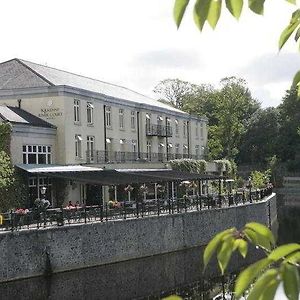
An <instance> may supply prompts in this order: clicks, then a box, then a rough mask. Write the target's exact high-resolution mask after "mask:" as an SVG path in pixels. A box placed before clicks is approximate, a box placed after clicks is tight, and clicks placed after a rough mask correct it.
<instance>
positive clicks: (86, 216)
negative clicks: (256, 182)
mask: <svg viewBox="0 0 300 300" xmlns="http://www.w3.org/2000/svg"><path fill="white" fill-rule="evenodd" d="M271 194H272V188H265V189H261V190H256V191H251V192H250V191H249V190H248V191H243V192H242V193H241V192H240V193H239V192H235V193H232V194H227V195H225V194H221V195H218V194H214V195H201V196H199V195H194V196H188V195H185V196H184V197H182V198H173V199H171V198H167V199H146V200H143V199H138V200H136V201H130V202H128V201H125V202H117V203H112V204H111V203H105V204H102V205H99V206H86V207H71V208H57V209H44V210H43V209H32V210H22V209H18V210H17V211H16V212H14V211H10V212H7V213H3V214H1V216H2V223H1V225H0V231H15V230H21V229H34V230H36V229H40V228H48V227H56V226H66V225H71V224H80V223H82V224H85V223H93V222H108V221H111V220H118V219H123V220H125V219H129V218H146V217H150V216H162V215H170V214H179V213H189V212H192V211H201V210H209V209H216V208H225V207H231V206H239V205H243V204H246V203H253V202H258V201H260V200H262V199H263V198H264V197H266V196H269V195H271Z"/></svg>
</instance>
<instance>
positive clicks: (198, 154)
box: [195, 145, 200, 158]
mask: <svg viewBox="0 0 300 300" xmlns="http://www.w3.org/2000/svg"><path fill="white" fill-rule="evenodd" d="M195 154H196V157H197V158H199V157H200V147H199V145H196V146H195Z"/></svg>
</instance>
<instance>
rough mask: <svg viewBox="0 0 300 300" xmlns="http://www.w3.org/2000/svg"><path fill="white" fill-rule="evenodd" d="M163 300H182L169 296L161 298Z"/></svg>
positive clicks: (175, 296)
mask: <svg viewBox="0 0 300 300" xmlns="http://www.w3.org/2000/svg"><path fill="white" fill-rule="evenodd" d="M163 300H182V298H181V297H179V296H177V295H171V296H168V297H166V298H163Z"/></svg>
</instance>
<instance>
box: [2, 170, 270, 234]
mask: <svg viewBox="0 0 300 300" xmlns="http://www.w3.org/2000/svg"><path fill="white" fill-rule="evenodd" d="M45 175H46V176H49V177H58V178H64V179H68V180H77V181H79V182H88V183H89V184H95V185H96V184H97V186H98V193H97V194H96V195H95V196H96V199H97V201H96V204H94V205H86V204H85V203H78V202H75V203H73V202H72V201H71V200H70V201H69V202H68V203H67V204H66V205H64V206H61V207H56V208H53V207H50V206H49V203H47V201H46V200H45V199H43V193H45V191H43V190H42V191H41V194H42V195H41V196H42V200H41V201H39V202H38V203H39V205H36V206H34V207H32V208H29V209H22V208H19V209H16V210H14V211H13V210H12V211H10V212H6V213H3V214H1V219H0V221H1V224H2V225H1V229H2V230H11V231H14V230H20V229H31V228H35V229H39V228H47V227H51V226H64V225H72V224H80V223H90V222H107V221H111V220H125V219H130V218H145V217H153V216H163V215H167V214H179V213H189V212H192V211H201V210H208V209H218V208H224V207H230V206H237V205H243V204H246V203H252V202H255V201H260V200H261V199H263V198H264V197H266V196H268V195H270V194H271V193H272V186H271V185H268V186H266V187H265V188H262V189H255V190H253V189H252V188H251V185H250V186H248V187H247V188H243V189H235V188H234V186H233V183H234V182H233V180H232V179H228V178H225V177H223V176H218V175H208V174H194V173H189V172H181V171H175V170H168V169H163V170H105V171H100V172H99V171H97V172H96V171H94V172H61V173H59V172H56V173H50V172H49V173H47V174H43V176H45ZM104 186H105V187H107V188H108V189H107V191H108V199H107V201H105V199H103V187H104Z"/></svg>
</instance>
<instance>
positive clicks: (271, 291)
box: [259, 279, 280, 300]
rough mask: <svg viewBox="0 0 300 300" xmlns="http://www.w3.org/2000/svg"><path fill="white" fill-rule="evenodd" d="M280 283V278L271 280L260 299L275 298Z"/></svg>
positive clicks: (270, 299)
mask: <svg viewBox="0 0 300 300" xmlns="http://www.w3.org/2000/svg"><path fill="white" fill-rule="evenodd" d="M279 283H280V280H278V279H273V280H272V281H270V282H269V284H268V285H267V286H266V288H265V290H264V291H263V293H262V295H261V296H260V298H259V299H260V300H273V299H274V297H275V294H276V291H277V287H278V285H279Z"/></svg>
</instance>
